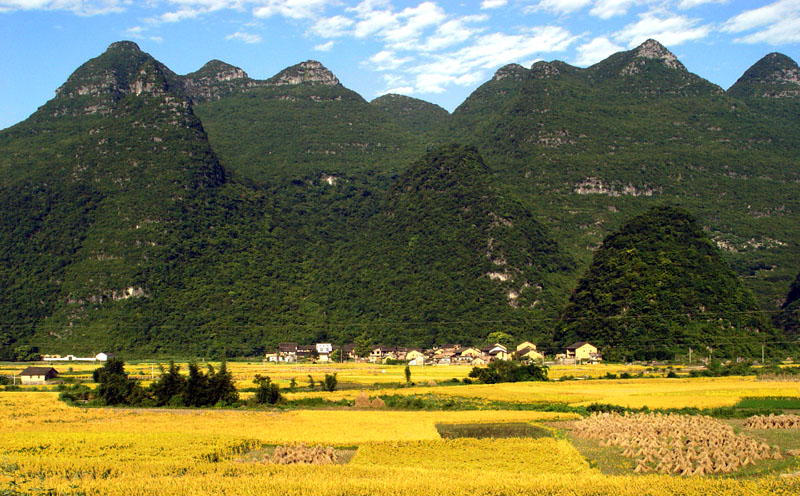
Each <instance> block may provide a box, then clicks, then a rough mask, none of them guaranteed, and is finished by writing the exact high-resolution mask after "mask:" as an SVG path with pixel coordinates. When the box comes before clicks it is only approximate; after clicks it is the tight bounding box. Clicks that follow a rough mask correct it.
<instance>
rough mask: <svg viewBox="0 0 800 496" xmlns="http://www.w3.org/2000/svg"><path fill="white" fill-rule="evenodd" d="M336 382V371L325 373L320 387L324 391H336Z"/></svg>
mask: <svg viewBox="0 0 800 496" xmlns="http://www.w3.org/2000/svg"><path fill="white" fill-rule="evenodd" d="M338 382H339V381H338V380H337V379H336V372H334V373H333V374H325V381H324V382H323V383H322V387H323V389H325V391H330V392H333V391H336V384H337V383H338Z"/></svg>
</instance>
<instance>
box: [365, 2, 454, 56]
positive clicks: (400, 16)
mask: <svg viewBox="0 0 800 496" xmlns="http://www.w3.org/2000/svg"><path fill="white" fill-rule="evenodd" d="M446 19H447V15H446V14H445V12H444V10H443V9H442V8H441V7H439V6H438V5H436V4H435V3H433V2H423V3H421V4H419V5H418V6H416V7H408V8H405V9H403V10H402V11H400V12H398V13H397V15H396V16H395V22H394V23H392V25H389V26H387V27H386V28H384V29H383V30H382V31H381V33H380V36H381V37H382V38H383V39H384V41H385V42H387V43H388V44H390V45H391V46H394V47H395V48H413V47H414V46H415V45H417V44H418V39H419V37H420V36H421V35H422V33H423V32H424V31H425V30H426V29H427V28H430V27H433V26H437V25H439V24H441V23H442V22H444V21H445V20H446Z"/></svg>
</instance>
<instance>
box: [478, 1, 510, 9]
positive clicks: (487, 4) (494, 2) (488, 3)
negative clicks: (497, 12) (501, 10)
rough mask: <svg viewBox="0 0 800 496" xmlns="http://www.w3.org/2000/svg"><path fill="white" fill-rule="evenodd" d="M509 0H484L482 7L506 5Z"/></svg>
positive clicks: (490, 7) (493, 7) (492, 7)
mask: <svg viewBox="0 0 800 496" xmlns="http://www.w3.org/2000/svg"><path fill="white" fill-rule="evenodd" d="M507 3H508V0H483V1H482V2H481V8H482V9H496V8H498V7H505V5H506V4H507Z"/></svg>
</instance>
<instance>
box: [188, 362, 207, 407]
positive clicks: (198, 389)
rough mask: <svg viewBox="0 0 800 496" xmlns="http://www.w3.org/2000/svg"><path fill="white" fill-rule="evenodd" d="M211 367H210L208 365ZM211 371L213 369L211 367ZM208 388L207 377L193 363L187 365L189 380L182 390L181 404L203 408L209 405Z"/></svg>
mask: <svg viewBox="0 0 800 496" xmlns="http://www.w3.org/2000/svg"><path fill="white" fill-rule="evenodd" d="M209 367H211V365H209ZM211 370H213V367H211ZM209 390H210V386H209V383H208V376H207V375H206V374H204V373H203V371H202V370H200V367H199V366H198V365H197V364H196V363H194V362H191V363H189V378H188V379H187V380H186V387H185V388H184V390H183V404H184V405H186V406H205V405H208V404H209V403H208V402H209V397H210V391H209Z"/></svg>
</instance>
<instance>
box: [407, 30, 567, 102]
mask: <svg viewBox="0 0 800 496" xmlns="http://www.w3.org/2000/svg"><path fill="white" fill-rule="evenodd" d="M575 39H576V37H575V36H573V35H572V34H571V33H570V32H569V31H567V30H565V29H564V28H561V27H558V26H543V27H538V28H533V29H531V30H530V31H529V32H527V33H524V34H519V35H507V34H504V33H491V34H487V35H483V36H480V37H478V38H477V39H476V40H475V41H474V43H472V44H471V45H469V46H467V47H464V48H462V49H460V50H457V51H455V52H453V53H445V54H438V55H435V56H432V57H431V60H430V62H426V63H423V64H420V65H418V66H417V67H415V68H414V69H412V71H413V72H414V73H416V74H417V77H416V81H415V88H416V90H417V91H419V92H422V93H442V92H444V91H445V88H446V86H449V85H459V86H470V85H473V84H476V83H479V82H480V81H483V80H485V79H486V77H487V74H486V73H487V71H489V70H492V69H497V68H498V67H500V66H502V65H505V64H509V63H511V62H518V61H520V60H525V59H530V58H536V55H537V54H539V53H542V52H558V51H563V50H565V49H566V48H567V47H568V46H569V45H570V44H572V43H573V42H574V41H575Z"/></svg>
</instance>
